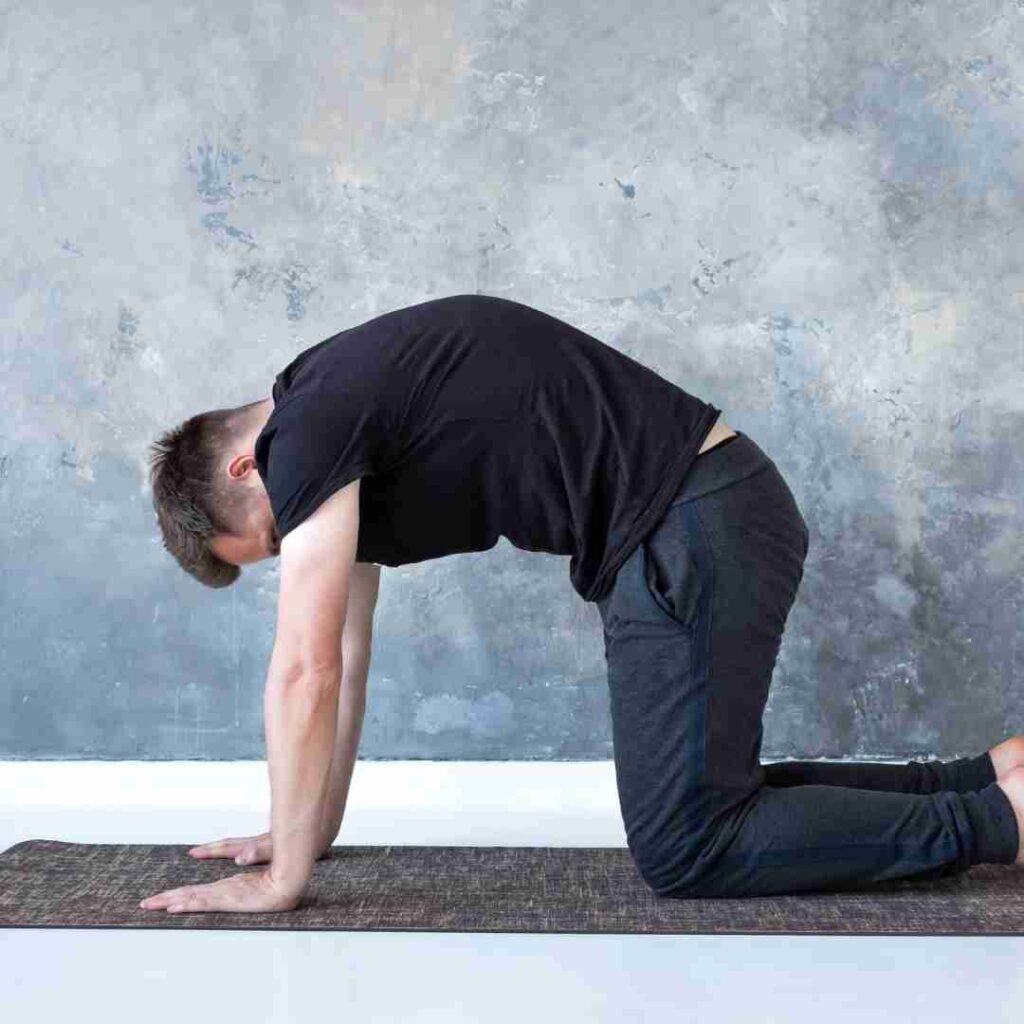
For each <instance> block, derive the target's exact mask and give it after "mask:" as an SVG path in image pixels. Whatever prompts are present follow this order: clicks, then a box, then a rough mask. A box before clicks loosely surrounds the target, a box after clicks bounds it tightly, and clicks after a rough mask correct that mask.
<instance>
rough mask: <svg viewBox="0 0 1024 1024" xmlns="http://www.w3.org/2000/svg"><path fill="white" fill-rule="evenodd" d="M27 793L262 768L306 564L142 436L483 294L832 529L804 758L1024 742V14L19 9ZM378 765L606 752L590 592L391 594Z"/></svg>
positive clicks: (970, 6) (10, 688) (9, 451)
mask: <svg viewBox="0 0 1024 1024" xmlns="http://www.w3.org/2000/svg"><path fill="white" fill-rule="evenodd" d="M0 27H2V33H3V40H2V41H3V45H2V49H0V53H2V58H0V59H2V62H3V64H2V74H0V128H2V142H3V148H2V154H0V160H2V164H0V184H2V187H3V193H4V203H3V208H4V217H5V221H6V225H5V229H4V230H3V232H2V234H0V252H2V279H0V323H2V337H0V369H2V375H3V376H2V379H3V402H2V406H0V517H2V530H0V556H2V570H3V579H2V583H0V643H2V654H3V659H2V665H0V756H3V757H7V758H147V759H148V758H153V759H168V758H184V759H227V758H258V757H262V756H263V755H264V750H265V748H264V738H263V731H262V690H263V683H264V680H265V673H266V669H267V661H268V657H269V654H270V650H271V646H272V643H273V629H274V621H275V611H276V594H277V589H278V571H279V569H278V564H277V563H276V562H274V561H268V562H263V563H259V564H257V565H255V566H251V567H249V568H247V569H245V570H243V575H242V578H241V579H240V580H239V582H238V583H237V584H236V585H235V586H234V587H232V588H229V589H226V590H223V591H213V590H209V589H206V588H204V587H202V586H201V585H200V584H198V583H196V582H195V581H194V580H192V579H191V578H190V577H188V576H186V575H185V574H184V573H183V572H182V571H181V570H180V569H179V568H178V567H177V565H176V563H174V561H173V559H172V558H171V557H170V555H168V554H167V553H166V552H165V551H164V550H163V548H162V545H161V542H160V539H159V536H158V533H157V530H156V525H155V521H154V517H153V512H152V508H151V505H150V497H149V491H148V484H147V480H146V465H147V463H146V450H147V446H148V444H149V442H150V441H151V440H152V439H154V438H155V437H156V436H157V435H158V434H159V433H161V432H162V431H163V430H165V429H167V428H168V427H169V426H171V425H173V424H175V423H178V422H180V421H181V420H183V419H184V418H186V417H187V416H189V415H192V414H193V413H195V412H198V411H200V410H203V409H209V408H219V407H223V406H228V405H238V404H242V403H244V402H249V401H253V400H255V399H257V398H261V397H266V396H267V395H269V391H270V385H271V383H272V381H273V377H274V374H275V373H276V372H277V371H278V370H279V369H280V368H281V367H282V366H283V365H284V364H285V363H286V362H287V361H289V360H290V359H291V358H292V357H293V356H294V355H295V354H296V353H297V352H298V351H299V350H301V349H302V348H305V347H307V346H308V345H311V344H313V343H315V342H317V341H319V340H321V339H323V338H325V337H327V336H328V335H330V334H333V333H335V332H336V331H338V330H341V329H342V328H344V327H347V326H351V325H352V324H355V323H357V322H360V321H361V320H365V319H368V318H370V317H371V316H374V315H376V314H378V313H381V312H384V311H386V310H389V309H393V308H396V307H399V306H403V305H408V304H410V303H413V302H418V301H422V300H424V299H427V298H431V297H436V296H442V295H446V294H455V293H461V292H468V291H480V292H484V293H488V294H492V295H501V296H507V297H510V298H514V299H517V300H519V301H522V302H527V303H529V304H531V305H534V306H537V307H539V308H540V309H543V310H546V311H548V312H550V313H553V314H554V315H556V316H560V317H562V318H563V319H565V320H568V321H570V322H571V323H574V324H576V325H578V326H580V327H582V328H583V329H584V330H587V331H589V332H591V333H592V334H595V335H596V336H597V337H599V338H601V339H602V340H604V341H606V342H608V343H610V344H612V345H614V346H616V347H617V348H619V349H620V350H621V351H623V352H626V353H628V354H629V355H631V356H634V357H635V358H638V359H640V360H641V361H643V362H645V363H646V364H648V365H650V366H651V367H653V368H654V369H656V370H657V371H658V372H660V373H661V374H663V375H664V376H666V377H668V378H670V379H671V380H674V381H676V382H677V383H679V384H680V385H681V386H683V387H684V388H686V389H687V390H689V391H691V392H693V393H694V394H697V395H699V396H701V397H703V398H705V399H706V400H708V401H711V402H713V403H714V404H715V405H717V406H718V407H720V408H721V409H723V410H724V416H725V419H726V421H727V422H728V423H730V424H731V425H733V426H734V427H738V428H739V429H741V430H743V431H745V432H746V433H748V434H749V435H750V436H752V437H753V438H754V439H755V440H756V441H757V442H758V443H759V444H760V445H761V446H762V447H763V448H764V449H765V450H766V451H767V452H768V453H769V454H770V455H772V457H773V458H774V459H775V460H776V462H777V463H778V465H779V467H780V468H781V469H782V471H783V473H784V475H785V476H786V479H787V480H788V482H789V483H790V486H791V488H792V490H793V492H794V494H795V495H796V497H797V500H798V502H799V503H800V506H801V509H802V510H803V512H804V515H805V517H806V519H807V521H808V524H809V525H810V527H811V532H812V538H811V551H810V555H809V558H808V562H807V568H806V575H805V578H804V583H803V587H802V589H801V592H800V594H799V596H798V598H797V603H796V605H795V607H794V609H793V612H792V614H791V618H790V622H789V629H788V631H787V634H786V637H785V639H784V642H783V649H782V652H781V654H780V659H779V663H778V667H777V670H776V677H775V684H774V687H773V690H772V694H771V698H770V703H769V708H768V711H767V716H766V721H765V740H764V742H765V746H764V750H763V754H764V756H765V757H766V758H778V757H800V756H803V757H847V756H848V757H859V758H869V757H878V758H889V757H905V758H909V757H914V756H939V757H946V756H949V757H952V756H960V755H962V754H967V753H973V752H979V751H981V750H982V749H985V747H987V746H990V745H992V744H994V743H996V742H998V741H999V740H1000V739H1002V738H1003V737H1004V736H1006V735H1009V734H1011V733H1014V732H1024V645H1022V642H1021V621H1022V619H1021V616H1022V612H1024V594H1022V569H1024V550H1022V545H1021V539H1022V537H1024V529H1022V527H1024V519H1022V517H1024V511H1022V510H1024V441H1022V427H1024V343H1022V322H1024V232H1022V230H1021V218H1022V214H1024V188H1022V176H1024V149H1022V147H1021V139H1022V135H1024V70H1022V69H1024V53H1022V50H1024V42H1022V41H1024V0H982V2H972V0H858V2H856V3H852V2H840V0H835V2H828V0H694V2H688V3H679V2H676V0H632V2H631V3H630V4H628V5H626V6H625V7H624V6H623V5H621V4H601V3H593V2H583V0H544V2H540V0H436V2H432V3H426V2H424V0H391V2H389V3H386V4H385V3H371V2H368V0H336V2H331V0H255V2H252V0H246V2H241V0H220V2H217V3H213V2H209V3H203V4H196V3H188V2H186V3H182V4H167V3H163V2H160V3H157V2H138V0H127V2H117V3H115V2H114V0H92V2H89V0H86V2H82V0H74V2H72V0H36V2H34V3H32V4H9V5H7V6H6V9H5V10H4V12H3V13H2V14H0ZM377 623H378V625H377V632H376V639H375V656H374V662H373V667H372V669H371V680H370V698H369V706H368V710H367V718H366V724H365V728H364V734H363V745H362V748H361V753H362V756H364V757H366V758H440V759H456V758H468V759H541V760H543V759H552V760H557V759H593V758H606V757H609V756H610V755H611V736H610V722H609V718H608V697H607V689H606V679H605V667H604V660H603V655H604V651H603V644H602V635H601V626H600V618H599V616H598V614H597V608H596V606H594V605H590V604H585V603H584V602H582V601H581V600H580V599H579V598H578V597H577V596H576V595H575V593H574V592H573V591H572V589H571V587H570V584H569V579H568V558H561V557H556V556H549V555H538V554H531V553H529V552H525V551H518V550H516V549H515V548H513V547H511V545H510V544H508V542H507V541H506V540H505V539H502V540H501V541H500V542H499V544H498V546H497V547H496V548H494V549H493V550H491V551H489V552H486V553H480V554H461V555H455V556H451V557H449V558H446V559H440V560H437V561H433V562H425V563H420V564H417V565H412V566H406V567H402V568H399V569H387V568H385V569H384V570H383V573H382V586H381V597H380V602H379V605H378V615H377Z"/></svg>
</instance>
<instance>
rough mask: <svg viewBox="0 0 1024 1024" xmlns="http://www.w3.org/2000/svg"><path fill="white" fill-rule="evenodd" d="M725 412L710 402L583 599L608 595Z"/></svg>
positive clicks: (673, 495) (662, 512) (596, 598)
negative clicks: (618, 575) (611, 586)
mask: <svg viewBox="0 0 1024 1024" xmlns="http://www.w3.org/2000/svg"><path fill="white" fill-rule="evenodd" d="M721 415H722V410H721V409H716V408H715V406H713V405H711V404H710V403H709V404H708V406H707V408H706V409H705V410H704V413H703V416H702V418H701V420H700V421H698V423H697V427H696V429H695V430H694V432H693V433H692V434H691V435H690V440H689V442H688V443H687V444H685V445H683V447H682V448H680V449H679V453H678V455H677V457H676V459H675V460H674V461H673V462H672V464H671V465H670V466H669V468H668V469H667V470H666V472H665V474H664V476H663V477H662V485H661V488H660V489H659V490H658V492H657V493H656V494H655V496H654V497H653V498H652V499H651V501H650V502H649V503H648V505H647V507H646V508H645V509H644V510H643V512H641V513H640V515H638V516H637V517H636V519H634V520H633V525H632V526H631V527H630V530H629V533H628V534H627V535H626V539H625V540H624V541H623V542H622V544H621V545H620V546H619V548H618V550H617V551H616V552H615V553H614V554H613V555H612V556H611V558H609V559H608V561H607V562H606V563H605V567H604V570H603V571H602V572H601V574H600V575H599V576H598V578H597V579H596V580H594V585H593V586H592V587H591V588H590V591H589V593H588V594H587V595H584V597H583V599H584V600H585V601H600V600H601V598H603V597H605V596H606V594H607V591H608V590H609V589H610V583H611V581H612V580H614V578H615V574H616V573H617V572H618V571H619V569H620V568H621V566H622V564H623V563H624V562H625V561H626V559H627V558H629V556H630V555H631V554H632V553H633V551H634V549H635V548H636V546H637V544H639V543H640V541H641V540H642V539H643V538H644V537H645V536H646V535H647V532H648V530H650V529H652V528H653V527H654V524H655V523H657V521H658V520H659V519H660V518H661V516H662V515H664V513H665V510H666V509H667V508H668V506H669V503H670V502H671V501H672V499H673V498H674V497H675V496H676V493H677V492H678V490H679V488H680V487H681V486H682V483H683V478H684V477H685V476H686V474H687V473H688V472H689V470H690V467H691V465H692V464H693V462H694V460H695V459H696V458H697V452H698V450H699V449H700V446H701V445H702V444H703V443H704V439H705V438H706V437H707V436H708V434H709V433H711V428H712V427H714V425H715V423H717V422H718V418H719V417H720V416H721Z"/></svg>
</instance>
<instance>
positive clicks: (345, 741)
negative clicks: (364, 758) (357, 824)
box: [321, 658, 370, 846]
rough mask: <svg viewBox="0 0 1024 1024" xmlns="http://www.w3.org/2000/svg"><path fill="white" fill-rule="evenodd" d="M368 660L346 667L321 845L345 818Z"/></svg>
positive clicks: (331, 839)
mask: <svg viewBox="0 0 1024 1024" xmlns="http://www.w3.org/2000/svg"><path fill="white" fill-rule="evenodd" d="M369 664H370V659H369V658H351V659H349V661H347V662H346V663H345V670H344V674H343V678H342V681H341V693H340V695H339V697H338V725H337V731H336V734H335V739H334V757H333V759H332V761H331V777H330V782H329V786H328V791H327V799H326V800H325V801H324V812H323V820H322V822H321V833H322V835H323V840H324V845H325V846H329V845H330V844H331V843H332V842H334V839H335V837H336V836H337V835H338V829H340V828H341V823H342V820H343V819H344V817H345V804H346V802H347V801H348V792H349V787H350V785H351V783H352V774H353V771H354V769H355V763H356V753H357V752H358V750H359V737H360V735H361V733H362V726H363V716H364V714H365V712H366V677H367V673H368V671H369Z"/></svg>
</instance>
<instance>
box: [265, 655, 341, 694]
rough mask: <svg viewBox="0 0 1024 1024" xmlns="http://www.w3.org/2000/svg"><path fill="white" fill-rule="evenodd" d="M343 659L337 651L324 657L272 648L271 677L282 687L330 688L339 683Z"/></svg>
mask: <svg viewBox="0 0 1024 1024" xmlns="http://www.w3.org/2000/svg"><path fill="white" fill-rule="evenodd" d="M342 671H343V659H342V654H341V650H340V645H339V649H338V651H337V652H336V653H332V654H331V655H328V656H325V655H322V654H316V653H310V652H309V651H301V650H292V651H282V650H278V648H276V647H275V648H274V653H273V654H272V655H271V659H270V674H271V677H272V678H273V679H275V680H277V681H278V682H279V684H280V685H282V686H287V687H292V686H311V687H317V688H327V689H329V688H331V687H333V686H337V685H338V684H339V683H340V682H341V676H342Z"/></svg>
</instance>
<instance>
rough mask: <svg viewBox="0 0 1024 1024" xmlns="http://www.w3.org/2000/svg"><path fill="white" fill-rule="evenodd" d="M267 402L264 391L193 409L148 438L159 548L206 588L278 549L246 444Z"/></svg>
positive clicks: (251, 442) (227, 581) (228, 580)
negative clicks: (251, 398)
mask: <svg viewBox="0 0 1024 1024" xmlns="http://www.w3.org/2000/svg"><path fill="white" fill-rule="evenodd" d="M273 407H274V404H273V400H272V399H269V398H266V399H263V400H261V401H259V402H250V403H249V404H248V405H243V406H239V407H238V408H237V409H215V410H213V411H211V412H203V413H198V414H197V415H195V416H192V417H191V418H190V419H187V420H185V422H184V423H182V424H181V425H180V426H178V427H174V428H173V429H172V430H169V431H167V433H166V434H164V435H163V436H162V437H160V438H159V439H158V440H157V441H155V442H154V443H153V444H152V445H150V473H149V478H150V486H151V488H152V492H153V508H154V509H155V510H156V516H157V522H158V523H159V525H160V530H161V532H162V533H163V538H164V547H165V548H166V549H167V550H168V551H170V553H171V554H172V555H173V556H174V557H175V558H176V559H177V561H178V564H179V565H180V566H181V567H182V568H183V569H184V570H185V571H186V572H187V573H189V574H191V575H192V576H194V577H195V578H196V579H197V580H199V582H200V583H204V584H205V585H206V586H208V587H227V586H230V585H231V584H232V583H234V582H235V580H237V579H238V577H239V575H240V570H239V566H240V565H245V564H248V563H249V562H258V561H260V560H261V559H263V558H272V557H274V556H275V555H276V554H277V553H278V551H279V549H280V538H279V537H278V534H277V528H276V526H275V524H274V515H273V512H272V511H271V508H270V499H269V498H268V496H267V491H266V488H265V487H264V486H263V480H262V479H261V478H260V475H259V470H258V469H257V468H256V456H255V451H254V449H255V443H256V438H257V437H258V436H259V433H260V431H261V430H262V429H263V426H264V424H265V423H266V422H267V419H268V418H269V416H270V413H271V412H272V411H273Z"/></svg>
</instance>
